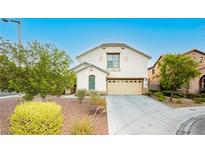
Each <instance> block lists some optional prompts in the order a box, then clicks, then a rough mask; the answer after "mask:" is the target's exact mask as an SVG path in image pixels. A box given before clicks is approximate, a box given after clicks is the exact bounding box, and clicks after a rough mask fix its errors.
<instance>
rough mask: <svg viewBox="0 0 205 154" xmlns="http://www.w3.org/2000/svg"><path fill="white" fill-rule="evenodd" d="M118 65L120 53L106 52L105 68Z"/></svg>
mask: <svg viewBox="0 0 205 154" xmlns="http://www.w3.org/2000/svg"><path fill="white" fill-rule="evenodd" d="M119 67H120V54H119V53H108V54H107V68H119Z"/></svg>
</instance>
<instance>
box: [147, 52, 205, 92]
mask: <svg viewBox="0 0 205 154" xmlns="http://www.w3.org/2000/svg"><path fill="white" fill-rule="evenodd" d="M184 54H185V55H188V56H190V57H192V58H193V59H194V60H196V61H198V62H199V67H198V69H199V71H200V72H201V75H200V76H199V77H197V78H195V79H193V80H191V81H190V83H189V88H188V90H189V91H188V92H189V93H199V92H200V91H203V90H205V53H204V52H202V51H199V50H197V49H193V50H190V51H188V52H185V53H184ZM162 58H163V55H162V56H160V57H159V59H158V60H157V61H156V63H155V64H154V65H153V66H152V67H150V68H148V85H149V88H150V89H160V84H159V81H160V77H159V73H160V70H159V62H160V61H161V59H162ZM183 90H185V89H183Z"/></svg>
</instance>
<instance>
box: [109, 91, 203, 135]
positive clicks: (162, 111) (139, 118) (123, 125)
mask: <svg viewBox="0 0 205 154" xmlns="http://www.w3.org/2000/svg"><path fill="white" fill-rule="evenodd" d="M106 100H107V112H108V129H109V134H111V135H115V134H125V135H132V134H142V135H151V134H156V135H157V134H164V135H165V134H176V132H177V130H178V129H179V128H180V126H181V124H182V123H184V122H185V121H186V120H188V119H190V118H192V117H196V116H199V115H201V114H204V113H205V107H189V108H178V109H173V108H170V107H168V106H166V105H164V104H162V103H160V102H158V101H155V100H153V99H151V98H149V97H147V96H143V95H138V96H137V95H121V96H107V97H106Z"/></svg>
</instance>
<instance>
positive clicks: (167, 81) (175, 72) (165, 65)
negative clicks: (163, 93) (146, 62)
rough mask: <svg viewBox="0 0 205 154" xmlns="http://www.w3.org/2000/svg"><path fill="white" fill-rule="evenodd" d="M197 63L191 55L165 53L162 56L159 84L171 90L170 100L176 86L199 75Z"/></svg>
mask: <svg viewBox="0 0 205 154" xmlns="http://www.w3.org/2000/svg"><path fill="white" fill-rule="evenodd" d="M198 65H199V64H198V63H197V62H196V61H194V60H193V59H192V58H191V57H189V56H186V55H182V54H167V55H165V56H164V57H163V58H162V61H161V62H160V64H159V66H160V84H161V85H162V87H163V88H168V89H171V90H172V93H171V97H170V101H172V98H173V95H174V92H175V91H176V90H177V89H178V88H180V87H181V86H183V85H184V84H186V83H188V82H189V81H190V80H192V79H194V78H195V77H197V76H198V75H200V72H199V71H198V69H197V68H198Z"/></svg>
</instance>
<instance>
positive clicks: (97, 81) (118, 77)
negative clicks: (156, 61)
mask: <svg viewBox="0 0 205 154" xmlns="http://www.w3.org/2000/svg"><path fill="white" fill-rule="evenodd" d="M150 58H151V57H150V56H148V55H146V54H144V53H143V52H140V51H139V50H137V49H134V48H132V47H130V46H128V45H126V44H121V43H107V44H101V45H99V46H97V47H95V48H92V49H90V50H88V51H86V52H84V53H82V54H81V55H79V56H78V57H77V60H78V62H79V65H77V66H76V67H74V68H73V70H74V71H75V72H76V74H77V88H78V89H87V90H97V91H100V92H102V93H105V94H110V95H117V94H142V93H144V92H145V91H146V90H147V78H148V71H147V68H148V61H149V60H150Z"/></svg>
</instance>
